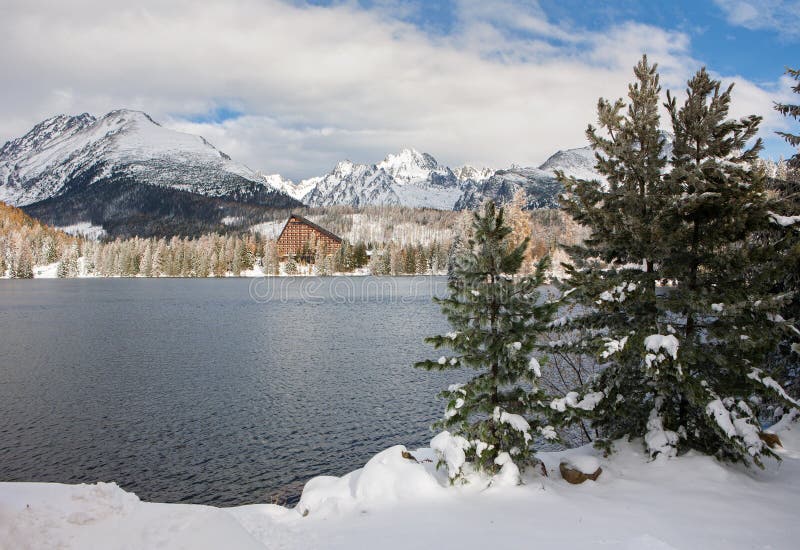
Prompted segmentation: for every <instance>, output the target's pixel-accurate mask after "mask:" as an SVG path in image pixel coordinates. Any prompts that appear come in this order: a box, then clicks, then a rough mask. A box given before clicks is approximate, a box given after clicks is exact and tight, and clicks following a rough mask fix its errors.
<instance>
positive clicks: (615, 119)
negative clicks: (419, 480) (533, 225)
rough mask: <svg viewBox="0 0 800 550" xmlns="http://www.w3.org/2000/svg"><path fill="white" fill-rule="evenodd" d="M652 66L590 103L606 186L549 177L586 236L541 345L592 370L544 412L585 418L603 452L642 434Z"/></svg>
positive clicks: (658, 159) (655, 205) (657, 196)
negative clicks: (567, 308) (584, 360)
mask: <svg viewBox="0 0 800 550" xmlns="http://www.w3.org/2000/svg"><path fill="white" fill-rule="evenodd" d="M656 69H657V67H656V65H650V64H649V63H648V61H647V57H643V58H642V60H641V61H640V62H639V63H638V64H637V65H636V67H634V75H635V77H636V80H635V82H634V83H633V84H630V85H629V87H628V102H627V105H626V103H625V102H624V101H623V100H622V99H619V100H617V101H615V102H614V103H611V102H609V101H607V100H605V99H600V101H599V103H598V109H597V110H598V119H599V128H595V127H593V126H589V128H588V130H587V136H588V138H589V141H590V143H591V145H592V147H593V149H594V150H595V155H596V158H597V171H598V172H599V173H600V174H601V175H602V176H603V177H604V178H605V180H606V182H600V181H597V180H592V181H587V180H578V179H575V178H567V177H564V175H563V174H558V177H559V180H560V181H561V183H562V184H563V185H564V188H565V190H566V192H565V194H564V195H563V196H562V205H563V208H564V209H565V210H566V212H567V213H569V214H570V215H571V216H572V217H573V218H574V219H575V220H576V221H577V222H578V223H580V224H582V225H584V226H586V227H588V228H589V229H590V230H591V235H590V236H589V238H588V239H586V241H585V242H584V243H583V244H582V245H579V246H575V247H571V248H570V249H569V252H570V255H571V257H572V258H573V261H574V265H572V266H568V267H567V272H568V273H569V275H570V278H569V281H568V287H567V288H566V289H565V294H566V296H565V299H566V300H567V301H569V302H570V303H571V304H572V306H573V311H576V312H579V313H578V314H573V315H571V316H569V317H567V318H565V319H562V320H560V321H559V323H557V326H556V327H555V329H556V330H557V331H559V332H561V337H560V338H558V339H556V340H555V341H553V342H551V346H554V351H557V353H560V354H568V355H571V356H572V357H575V358H581V357H583V356H585V355H590V356H592V355H593V356H594V357H595V358H596V361H597V362H598V363H599V364H600V365H601V367H602V371H601V374H600V376H599V377H598V378H596V379H594V380H591V381H590V382H589V383H588V384H587V385H586V386H585V387H577V388H575V390H577V391H582V392H586V397H584V398H583V399H581V398H580V396H579V395H578V394H577V393H570V394H568V395H567V396H566V397H565V398H562V399H559V400H556V401H554V402H553V406H554V407H555V408H557V409H558V410H559V411H561V412H562V413H563V414H564V416H565V420H573V421H574V420H579V419H583V418H587V417H588V418H590V419H593V420H594V427H595V429H596V430H599V432H600V433H601V434H602V435H603V436H605V437H606V438H607V439H601V440H598V441H597V443H598V444H599V445H604V444H605V446H608V444H609V443H610V441H612V440H614V439H617V438H620V437H622V436H624V435H626V434H632V435H637V436H642V435H644V434H645V433H646V432H647V425H648V422H649V415H650V410H651V409H652V395H653V387H652V384H653V380H652V379H651V378H650V377H649V376H648V373H647V371H646V370H645V369H644V368H643V365H644V361H645V356H646V353H647V352H646V350H645V344H644V342H645V339H646V338H647V337H648V336H649V335H651V334H655V333H658V329H657V327H658V310H657V306H656V280H657V278H658V274H657V273H656V271H655V262H656V261H657V258H658V254H659V253H658V248H659V241H660V239H661V235H659V233H658V231H657V224H656V223H655V222H656V220H657V219H658V216H659V214H660V212H661V210H662V209H663V190H662V188H663V182H662V172H663V169H664V167H665V165H666V159H665V157H664V137H663V134H662V133H661V132H660V126H659V115H658V107H659V101H660V98H659V94H660V91H661V88H660V86H659V77H658V73H657V70H656ZM575 306H577V307H575ZM601 396H605V397H604V398H603V399H602V400H600V398H601ZM598 400H600V402H599V403H598ZM652 443H653V444H654V445H653V446H651V449H650V450H651V452H654V453H655V452H658V451H659V450H661V448H662V445H661V443H657V442H655V441H654V442H652Z"/></svg>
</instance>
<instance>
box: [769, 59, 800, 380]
mask: <svg viewBox="0 0 800 550" xmlns="http://www.w3.org/2000/svg"><path fill="white" fill-rule="evenodd" d="M786 73H787V74H788V75H789V76H790V77H792V78H793V79H794V80H795V81H797V84H795V85H794V86H792V91H793V92H794V93H796V94H800V71H799V70H796V69H787V70H786ZM775 109H776V110H777V111H778V112H780V113H781V114H782V115H784V116H786V117H790V118H793V119H794V120H795V121H797V120H798V119H800V105H792V104H786V103H776V104H775ZM777 133H778V135H780V136H781V137H783V138H784V139H785V140H786V141H787V142H788V143H789V144H790V145H792V146H793V147H797V148H798V152H797V153H795V155H794V156H792V157H791V158H790V159H789V160H788V162H787V164H788V170H784V171H783V173H782V174H780V173H779V176H778V177H776V178H775V180H773V181H772V182H771V183H772V186H771V187H772V190H773V191H775V192H776V193H777V194H778V195H779V197H778V198H779V204H776V205H775V211H774V213H775V214H777V215H778V216H781V217H780V218H775V219H776V221H778V220H780V221H782V222H784V223H785V224H786V227H790V228H791V229H789V230H788V231H781V229H782V228H783V225H781V227H780V228H775V229H774V231H773V232H777V233H779V235H778V246H779V247H780V254H779V255H776V258H778V259H779V260H781V261H782V263H783V264H784V265H783V269H782V273H783V275H784V276H783V277H782V278H781V280H780V281H778V284H776V290H777V291H779V292H787V293H790V297H789V299H788V300H787V302H786V304H785V305H784V307H783V309H782V310H781V315H782V316H783V317H784V318H785V319H787V320H788V321H790V322H793V323H794V326H795V327H800V218H793V217H792V215H797V214H800V135H798V134H792V133H788V132H777ZM784 168H786V167H784ZM790 220H795V221H794V222H793V223H791V224H790V223H788V221H790ZM783 233H788V234H786V235H784V234H783ZM772 359H773V361H772V362H773V366H774V368H775V371H776V372H775V377H776V378H777V379H778V380H779V381H780V382H781V383H782V384H784V385H785V387H786V389H787V390H789V391H790V392H792V393H793V394H794V395H797V394H798V393H800V344H798V343H797V335H796V334H792V333H789V334H786V335H785V336H784V338H782V339H781V342H780V344H779V345H778V350H777V351H776V353H775V354H774V355H773V357H772Z"/></svg>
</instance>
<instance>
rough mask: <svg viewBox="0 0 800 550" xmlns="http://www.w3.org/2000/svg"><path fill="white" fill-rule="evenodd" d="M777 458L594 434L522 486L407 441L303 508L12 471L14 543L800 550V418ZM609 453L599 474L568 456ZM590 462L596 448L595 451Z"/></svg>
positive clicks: (325, 482)
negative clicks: (170, 496)
mask: <svg viewBox="0 0 800 550" xmlns="http://www.w3.org/2000/svg"><path fill="white" fill-rule="evenodd" d="M780 437H781V438H782V440H783V443H784V446H785V450H781V455H782V456H783V462H781V463H778V462H775V461H770V462H768V464H767V467H766V469H765V470H764V471H760V470H756V469H750V470H747V469H745V468H744V467H738V466H726V465H723V464H720V463H718V462H716V461H715V460H714V459H712V458H710V457H707V456H700V455H697V454H694V453H690V454H688V455H686V456H682V457H680V458H673V459H667V460H663V461H655V462H648V460H647V459H646V457H645V456H644V454H643V452H642V449H641V445H640V443H639V442H635V443H619V444H618V451H619V452H618V453H617V454H615V455H613V456H612V457H611V458H603V457H602V456H600V455H599V454H597V453H596V451H594V450H593V449H591V448H588V447H584V448H581V449H573V450H570V451H565V452H561V453H543V454H541V455H540V457H541V458H542V460H543V461H544V463H545V464H546V465H547V470H548V474H549V475H548V477H543V476H541V475H539V474H533V473H530V474H528V475H526V477H525V481H526V483H525V484H524V485H522V486H509V485H504V484H500V483H494V484H492V485H491V486H487V485H486V483H485V481H486V480H484V483H474V484H472V485H467V486H450V485H449V483H448V478H447V474H446V472H445V471H442V470H439V471H437V470H436V469H435V467H434V464H433V462H427V460H429V459H432V458H433V454H432V452H431V451H430V449H421V450H417V451H413V455H414V456H415V457H417V458H418V459H420V462H416V461H414V460H410V459H408V458H404V456H403V451H405V448H404V447H401V446H396V447H392V448H390V449H387V450H385V451H383V452H381V453H379V454H378V455H376V456H375V457H373V458H372V459H371V460H370V461H369V462H368V463H367V464H366V465H365V467H364V468H362V469H360V470H357V471H355V472H352V473H350V474H348V475H347V476H344V477H342V478H336V477H319V478H315V479H313V480H311V481H310V482H309V483H308V484H307V485H306V487H305V490H304V492H303V496H302V499H301V501H300V503H299V504H298V505H297V507H295V508H293V509H288V508H284V507H281V506H277V505H272V504H255V505H250V506H241V507H236V508H227V509H220V508H213V507H209V506H196V505H181V504H154V503H144V502H140V501H139V499H138V498H137V497H136V496H135V495H133V494H131V493H127V492H125V491H123V490H122V489H120V488H118V487H117V486H116V485H114V484H104V483H100V484H96V485H60V484H46V483H0V547H2V548H3V549H4V550H5V549H20V550H22V549H45V548H48V549H49V548H103V549H116V548H119V549H122V548H125V549H127V548H190V549H194V550H201V549H206V548H207V549H218V548H225V549H239V548H243V549H251V548H252V549H257V548H262V549H263V548H276V549H278V548H285V549H307V548H341V549H361V548H380V549H381V550H392V549H398V550H400V549H403V550H408V549H410V548H414V549H416V548H436V549H445V548H458V549H469V548H480V549H486V548H493V549H512V548H525V549H529V548H542V549H545V548H547V549H549V548H559V549H588V548H604V549H605V548H609V549H625V550H669V549H676V548H678V549H709V550H710V549H725V550H729V549H738V548H742V549H744V548H747V549H754V548H763V549H767V548H769V549H773V550H777V549H793V548H798V546H799V545H800V522H798V521H797V508H798V504H800V425H798V424H796V423H795V424H793V425H790V426H789V427H788V429H786V430H783V431H781V432H780ZM580 456H595V457H596V458H597V459H599V462H600V464H601V465H602V468H603V473H602V474H601V475H600V478H599V479H598V481H597V482H591V481H587V482H585V483H584V484H582V485H569V484H567V483H566V482H565V481H564V480H562V479H561V477H560V475H559V473H558V465H559V463H560V461H561V460H562V459H564V458H565V457H572V458H573V461H574V462H581V460H580V459H577V460H575V458H576V457H580ZM583 461H584V462H585V461H586V460H585V459H584V460H583Z"/></svg>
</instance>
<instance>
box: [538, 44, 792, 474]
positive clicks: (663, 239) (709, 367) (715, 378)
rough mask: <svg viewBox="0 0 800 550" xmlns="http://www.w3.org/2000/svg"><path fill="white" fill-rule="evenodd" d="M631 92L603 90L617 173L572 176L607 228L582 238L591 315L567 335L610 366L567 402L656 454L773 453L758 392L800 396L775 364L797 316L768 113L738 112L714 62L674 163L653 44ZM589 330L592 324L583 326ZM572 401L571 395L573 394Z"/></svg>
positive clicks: (562, 404)
mask: <svg viewBox="0 0 800 550" xmlns="http://www.w3.org/2000/svg"><path fill="white" fill-rule="evenodd" d="M634 72H635V74H636V78H637V82H636V83H635V84H633V85H631V86H630V88H629V94H628V96H629V106H628V109H627V111H626V112H625V113H623V109H624V103H623V102H622V101H618V102H616V103H614V104H611V103H609V102H607V101H604V100H601V101H600V103H599V106H598V114H599V120H600V126H601V130H602V131H603V134H602V135H600V134H598V132H596V131H595V130H594V128H592V127H590V128H589V130H588V137H589V140H590V142H591V144H592V146H593V147H594V149H595V151H596V153H597V155H596V156H597V169H598V171H599V172H600V173H601V174H602V175H603V176H604V177H605V179H606V180H607V181H606V182H605V183H602V182H597V181H595V182H590V181H581V180H575V179H571V178H564V177H563V175H562V176H560V177H561V180H562V182H563V183H564V185H565V188H566V191H567V193H566V196H565V198H564V207H565V209H566V210H567V212H569V213H570V214H572V215H573V217H574V218H575V219H576V220H577V221H578V222H579V223H582V224H584V225H586V226H587V227H589V228H590V229H591V230H592V234H591V236H590V238H589V239H588V240H587V241H586V243H585V244H584V245H583V246H581V247H575V248H574V249H572V250H571V252H572V254H573V257H574V258H575V265H574V266H571V267H570V268H569V270H568V271H569V273H570V275H571V278H570V280H569V285H570V287H572V288H571V289H570V295H569V299H570V300H571V301H572V302H573V303H574V304H576V305H578V306H580V307H579V308H577V309H578V311H580V313H579V314H578V315H576V316H574V317H573V318H570V319H567V320H565V321H564V322H563V323H560V326H561V327H562V328H561V330H562V331H563V333H564V334H565V336H566V337H565V338H564V339H563V340H562V344H561V345H563V346H564V348H565V349H567V350H571V351H573V352H574V353H576V354H579V353H583V352H586V351H589V352H591V353H593V354H594V355H595V357H596V359H597V361H598V362H599V363H600V364H601V368H602V370H601V373H600V375H599V376H598V377H597V378H596V379H595V380H594V381H593V382H591V383H590V384H588V385H587V387H586V388H578V389H581V390H586V391H589V392H590V394H589V395H597V394H600V395H603V399H601V400H599V404H597V406H596V407H592V406H591V405H592V404H594V403H596V402H597V401H598V400H597V399H593V400H591V401H590V402H587V403H586V404H585V405H584V404H583V401H577V399H576V398H575V397H574V396H573V398H572V399H569V395H568V396H567V398H565V399H564V400H558V401H554V403H553V406H554V407H557V408H558V410H561V411H563V412H564V413H565V414H566V415H571V416H573V417H580V418H587V417H588V418H590V419H592V420H593V421H594V424H593V425H594V427H595V428H598V429H600V430H601V432H602V434H603V435H604V436H605V440H604V441H602V442H601V443H604V444H605V445H608V443H609V441H611V440H613V439H616V438H619V437H622V436H624V435H630V436H635V437H642V438H643V440H644V443H645V446H646V448H647V450H648V452H649V453H650V454H651V456H657V455H663V456H674V455H676V454H678V453H681V452H683V451H685V450H688V449H697V450H700V451H703V452H706V453H709V454H713V455H715V456H718V457H719V458H722V459H726V460H732V461H749V460H753V461H754V462H756V463H757V464H760V457H761V455H763V454H770V451H769V450H768V449H767V448H765V447H764V445H763V444H762V442H761V439H760V438H759V432H760V427H759V424H758V422H757V419H756V415H755V413H754V412H753V407H752V401H753V400H755V401H756V402H758V400H759V399H765V398H767V397H772V398H776V399H778V400H780V401H782V402H783V403H785V404H792V403H794V401H793V400H792V399H791V398H790V397H789V396H788V395H786V394H785V393H784V392H783V390H782V388H780V386H778V385H777V383H775V381H774V380H773V379H772V378H771V377H769V376H768V374H767V373H764V372H763V370H761V367H763V365H764V359H765V355H766V353H767V352H768V351H770V349H771V348H772V347H773V346H774V345H775V342H776V338H777V334H778V333H779V331H780V330H781V329H783V328H786V327H785V325H786V323H785V322H784V321H783V320H782V318H781V317H780V316H778V315H777V311H778V308H779V307H780V303H781V302H782V300H783V299H784V298H785V296H783V295H775V293H774V292H773V289H772V288H771V285H772V284H773V283H774V281H775V279H776V276H778V273H779V272H780V270H781V269H782V268H781V267H780V266H781V265H783V264H782V263H781V262H775V261H773V257H774V255H775V252H776V249H775V247H774V242H772V241H771V240H769V239H761V238H759V236H760V235H761V234H763V233H764V232H766V230H767V228H768V226H769V224H770V222H771V221H773V222H774V221H775V220H776V218H775V216H774V214H772V213H771V211H770V203H769V202H768V200H767V198H766V195H765V194H764V193H763V178H761V177H760V175H759V173H758V172H757V171H756V170H754V169H753V168H752V164H753V161H754V160H755V158H756V155H757V152H758V151H759V149H760V147H761V145H760V142H759V141H756V142H755V143H754V145H752V146H751V147H749V148H748V147H747V144H748V142H750V141H751V140H752V138H753V137H754V136H755V133H756V131H757V128H758V122H759V120H760V119H759V117H755V116H751V117H746V118H744V119H742V120H739V121H735V120H729V119H728V118H727V114H728V106H729V103H730V95H731V89H730V88H729V89H727V90H726V91H724V92H721V91H720V83H719V82H715V81H713V80H711V79H710V78H709V76H708V73H707V72H706V71H705V70H701V71H700V72H698V74H697V75H696V76H695V77H694V78H693V79H692V80H691V81H690V82H689V88H688V90H687V99H686V101H685V103H684V104H683V105H682V106H681V107H680V108H679V107H678V105H677V101H676V100H675V99H674V98H673V97H672V96H670V95H669V94H668V103H667V105H666V106H667V108H668V111H669V113H670V118H671V122H672V126H673V132H674V134H675V137H674V144H673V156H672V159H671V163H672V166H671V170H670V172H669V173H668V174H666V175H664V172H665V170H666V159H665V158H664V153H663V150H664V143H663V137H662V134H661V133H660V131H659V122H658V114H657V107H658V96H659V87H658V75H657V73H656V71H655V67H650V66H649V65H648V63H647V60H646V58H643V60H642V62H640V63H639V65H637V67H636V69H635V70H634ZM583 335H588V336H583ZM570 404H571V405H570Z"/></svg>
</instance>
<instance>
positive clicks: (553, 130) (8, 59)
mask: <svg viewBox="0 0 800 550" xmlns="http://www.w3.org/2000/svg"><path fill="white" fill-rule="evenodd" d="M4 4H5V6H4V16H3V17H2V18H0V50H2V51H3V52H6V53H8V52H13V54H11V55H3V56H2V57H0V71H2V74H3V75H5V77H4V82H3V86H2V87H1V88H0V97H2V101H0V140H3V139H8V138H12V137H15V136H17V135H20V134H21V133H23V132H25V131H26V130H28V129H29V128H30V127H31V126H33V124H35V123H36V122H38V121H39V120H41V119H43V118H45V117H47V116H51V115H53V114H55V113H58V112H72V113H77V112H83V111H89V112H93V113H95V114H102V113H104V112H106V111H109V110H111V109H114V108H119V107H130V108H138V109H141V110H144V111H146V112H148V113H150V114H151V115H152V116H153V117H154V118H155V119H156V120H160V121H163V122H164V123H165V124H166V125H168V126H171V127H174V128H178V129H182V130H187V131H192V132H196V133H200V134H202V135H204V136H205V137H206V138H208V139H209V141H211V142H212V143H214V144H215V145H217V146H218V148H219V149H221V150H223V151H225V152H227V153H228V154H229V155H231V156H232V157H233V158H234V159H237V160H240V161H242V162H244V163H245V164H247V165H249V166H250V167H251V168H254V169H258V170H263V171H265V172H282V173H284V174H285V175H288V176H290V177H293V178H298V177H306V176H309V175H316V174H319V173H322V172H325V171H327V170H329V169H330V168H331V167H332V166H333V164H334V163H335V162H336V161H337V160H339V159H342V158H350V159H352V160H354V161H362V162H367V161H370V162H374V161H376V160H379V159H381V158H382V157H383V156H384V155H385V154H386V153H387V152H390V151H394V150H398V149H400V148H402V147H406V146H413V147H416V148H418V149H421V150H425V151H428V152H430V153H431V154H433V155H434V156H436V157H437V158H438V159H439V160H440V161H443V162H446V163H448V164H452V165H456V164H460V163H463V162H469V163H472V164H478V165H487V166H496V167H502V166H508V165H510V164H511V163H519V164H537V163H539V162H541V161H543V160H544V159H545V158H546V157H547V156H548V155H549V154H551V153H553V152H554V151H555V150H557V149H559V148H566V147H574V146H579V145H582V144H583V143H584V130H585V128H586V125H587V124H588V123H589V122H590V121H593V120H594V118H595V106H596V102H597V98H598V97H599V96H605V97H610V98H615V97H618V96H620V95H623V94H624V93H625V91H626V89H627V88H626V85H627V83H628V81H629V80H630V78H631V75H632V73H631V67H632V66H633V64H634V63H635V62H636V60H637V59H638V57H639V56H640V55H641V53H642V52H645V51H646V52H648V53H649V55H650V58H651V59H652V60H653V61H657V62H658V63H659V65H660V67H661V69H662V72H663V81H664V84H665V85H667V86H670V87H677V88H678V89H682V88H683V86H684V83H685V80H686V78H687V77H688V76H689V75H690V73H691V72H692V71H693V70H695V69H696V68H697V67H699V65H700V64H699V62H697V61H695V60H694V59H692V57H691V56H690V51H689V47H690V44H689V39H688V37H687V36H686V35H685V34H682V33H679V32H670V31H666V30H663V29H659V28H656V27H652V26H646V25H640V24H633V23H629V24H622V25H620V26H618V27H615V28H610V29H604V30H603V31H602V32H600V31H593V32H589V31H587V30H585V29H574V28H569V27H565V26H563V25H560V24H557V23H554V22H552V21H548V20H547V18H546V16H545V14H544V13H543V12H542V11H541V10H540V9H538V7H537V6H536V5H535V4H533V3H530V2H525V3H522V2H519V1H512V0H504V1H503V2H502V3H501V4H493V5H492V8H494V9H488V10H487V8H486V7H485V6H486V4H485V3H481V2H477V1H463V2H460V3H459V4H458V7H457V9H456V20H455V21H454V25H453V32H452V33H450V34H446V35H437V34H435V33H428V32H425V31H424V30H421V29H419V28H417V27H415V26H413V25H411V24H408V23H405V22H403V21H402V20H400V19H398V18H397V17H396V15H397V12H396V10H395V11H393V9H394V8H393V7H392V6H393V4H392V3H391V2H387V3H385V5H382V6H381V7H380V8H379V9H377V10H372V11H365V10H362V9H360V8H359V7H358V6H357V5H356V4H355V3H352V2H349V3H343V4H336V5H334V6H331V7H318V6H306V5H297V4H287V3H282V2H278V1H276V0H230V1H224V0H209V1H205V2H200V1H197V0H195V1H190V0H176V1H173V2H171V3H169V4H165V3H164V2H162V1H156V0H143V1H140V2H137V3H135V4H131V3H129V2H122V1H121V0H76V1H74V2H69V3H66V2H64V3H51V2H45V1H44V0H25V1H20V0H6V1H5V2H4ZM419 6H424V4H419V5H417V8H418V9H424V7H419ZM401 15H404V14H402V13H401ZM737 80H738V81H740V88H739V89H740V90H741V89H745V91H748V90H749V91H748V93H747V94H744V93H742V94H741V96H742V97H743V98H746V108H748V109H753V110H752V111H751V112H759V113H766V111H768V110H769V109H770V106H771V103H770V101H769V98H770V93H769V91H765V90H763V89H762V88H759V87H758V86H755V85H753V84H750V83H747V82H746V81H741V80H740V79H737ZM737 99H738V98H737ZM226 104H228V105H232V106H234V107H235V108H236V109H238V110H241V111H242V112H244V113H246V114H245V116H242V117H240V118H237V119H233V120H227V121H224V122H221V123H191V122H186V119H187V118H188V117H189V115H196V114H198V113H204V112H207V111H210V110H213V109H214V108H215V107H218V106H219V105H226Z"/></svg>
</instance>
